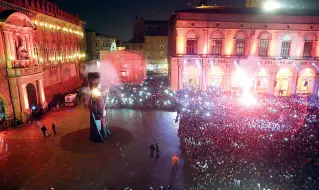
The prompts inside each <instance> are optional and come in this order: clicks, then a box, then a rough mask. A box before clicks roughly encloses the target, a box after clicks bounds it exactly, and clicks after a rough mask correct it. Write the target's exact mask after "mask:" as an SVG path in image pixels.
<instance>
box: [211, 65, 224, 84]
mask: <svg viewBox="0 0 319 190" xmlns="http://www.w3.org/2000/svg"><path fill="white" fill-rule="evenodd" d="M223 78H224V71H223V70H222V69H221V68H220V67H218V66H212V67H211V68H210V69H209V70H208V71H207V86H214V87H222V86H223Z"/></svg>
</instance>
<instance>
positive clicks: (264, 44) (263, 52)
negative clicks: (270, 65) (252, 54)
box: [259, 39, 269, 56]
mask: <svg viewBox="0 0 319 190" xmlns="http://www.w3.org/2000/svg"><path fill="white" fill-rule="evenodd" d="M268 44H269V40H267V39H262V40H260V44H259V56H268Z"/></svg>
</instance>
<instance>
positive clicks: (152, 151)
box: [150, 143, 155, 158]
mask: <svg viewBox="0 0 319 190" xmlns="http://www.w3.org/2000/svg"><path fill="white" fill-rule="evenodd" d="M154 150H155V147H154V143H152V144H151V145H150V151H151V157H152V158H153V155H154Z"/></svg>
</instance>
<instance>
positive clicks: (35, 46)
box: [33, 45, 39, 63]
mask: <svg viewBox="0 0 319 190" xmlns="http://www.w3.org/2000/svg"><path fill="white" fill-rule="evenodd" d="M33 52H34V55H33V59H35V60H36V62H37V63H38V61H39V49H38V46H37V45H34V46H33Z"/></svg>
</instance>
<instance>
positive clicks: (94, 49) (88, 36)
mask: <svg viewBox="0 0 319 190" xmlns="http://www.w3.org/2000/svg"><path fill="white" fill-rule="evenodd" d="M85 40H86V56H87V60H95V59H99V56H100V54H99V51H100V50H110V49H111V48H112V44H113V43H114V42H116V38H115V37H111V36H108V35H105V34H100V33H97V32H95V31H93V30H89V29H87V30H85Z"/></svg>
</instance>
